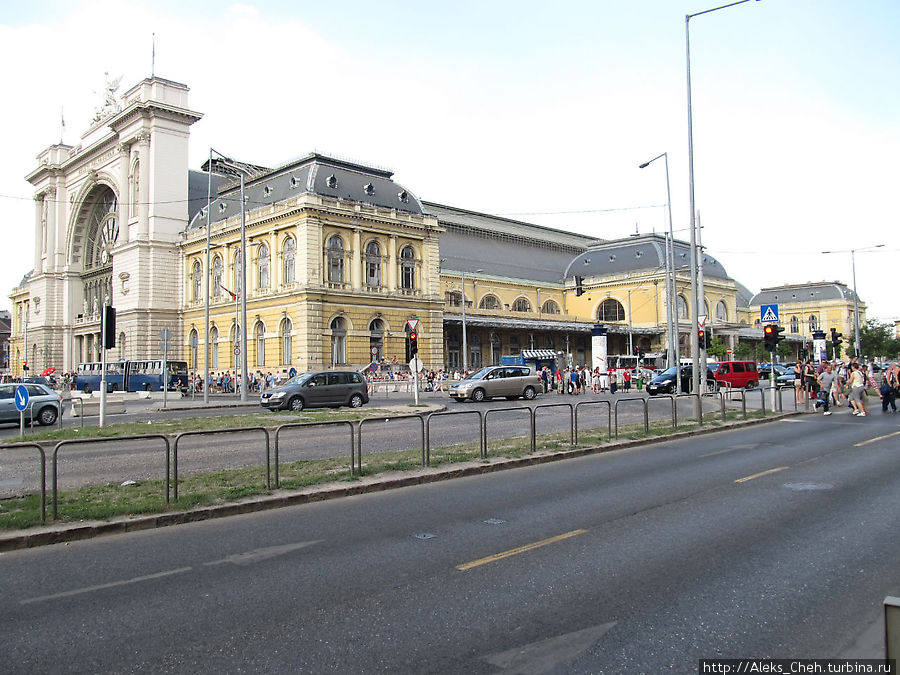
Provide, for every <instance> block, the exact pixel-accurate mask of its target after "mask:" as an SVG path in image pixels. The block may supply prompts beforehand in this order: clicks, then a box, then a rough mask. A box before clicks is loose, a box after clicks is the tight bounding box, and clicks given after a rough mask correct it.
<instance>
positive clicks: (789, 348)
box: [775, 340, 796, 359]
mask: <svg viewBox="0 0 900 675" xmlns="http://www.w3.org/2000/svg"><path fill="white" fill-rule="evenodd" d="M775 353H776V354H778V356H780V357H781V358H782V359H792V358H794V356H795V355H796V354H795V352H794V347H793V345H792V344H791V343H790V342H788V341H787V340H782V341H781V342H779V343H778V349H777V350H776V352H775Z"/></svg>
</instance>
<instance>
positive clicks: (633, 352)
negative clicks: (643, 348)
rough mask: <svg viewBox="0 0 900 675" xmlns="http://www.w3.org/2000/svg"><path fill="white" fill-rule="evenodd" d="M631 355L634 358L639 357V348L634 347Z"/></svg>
mask: <svg viewBox="0 0 900 675" xmlns="http://www.w3.org/2000/svg"><path fill="white" fill-rule="evenodd" d="M631 354H632V355H633V356H637V355H638V354H639V350H638V348H637V347H632V348H631Z"/></svg>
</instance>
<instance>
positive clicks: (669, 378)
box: [647, 366, 716, 396]
mask: <svg viewBox="0 0 900 675" xmlns="http://www.w3.org/2000/svg"><path fill="white" fill-rule="evenodd" d="M675 368H676V366H672V367H671V368H667V369H666V370H664V371H662V372H661V373H660V374H659V375H657V376H656V377H654V378H653V379H652V380H650V382H649V384H648V385H647V393H648V394H650V395H651V396H655V395H656V394H674V393H675V383H676V380H677V378H676V374H677V371H676V369H675ZM693 372H694V369H693V367H692V366H681V393H683V394H687V393H689V392H690V390H691V376H692V374H693ZM706 389H707V391H715V390H716V375H715V373H714V372H713V371H712V370H711V369H709V368H707V369H706Z"/></svg>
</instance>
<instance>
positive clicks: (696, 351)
mask: <svg viewBox="0 0 900 675" xmlns="http://www.w3.org/2000/svg"><path fill="white" fill-rule="evenodd" d="M749 1H750V0H738V2H732V3H730V4H727V5H722V6H721V7H713V8H712V9H707V10H704V11H702V12H697V13H695V14H686V15H685V17H684V47H685V56H686V59H687V123H688V192H689V197H690V199H689V201H690V209H691V229H690V232H691V256H690V263H691V305H692V310H693V311H692V315H693V317H692V319H691V363H692V369H691V370H692V373H691V385H692V387H693V388H692V391H693V392H694V393H699V392H700V340H699V337H698V335H697V331H698V330H699V329H700V326H699V323H698V315H699V313H700V304H699V298H698V297H697V290H698V289H697V234H696V227H697V219H696V203H695V201H694V131H693V118H692V116H691V19H692V18H694V17H695V16H700V15H702V14H709V13H710V12H716V11H718V10H720V9H727V8H728V7H734V6H735V5H743V4H744V3H745V2H749ZM694 414H695V415H696V416H697V417H698V419H699V417H700V400H699V398H698V399H696V400H695V401H694Z"/></svg>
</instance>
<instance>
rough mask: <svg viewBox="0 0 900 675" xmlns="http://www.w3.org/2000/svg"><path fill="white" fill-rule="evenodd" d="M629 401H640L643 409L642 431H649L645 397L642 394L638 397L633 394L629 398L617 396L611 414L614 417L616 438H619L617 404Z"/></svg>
mask: <svg viewBox="0 0 900 675" xmlns="http://www.w3.org/2000/svg"><path fill="white" fill-rule="evenodd" d="M629 401H640V402H641V405H642V406H643V410H644V433H645V434H646V433H649V432H650V418H649V416H648V413H647V399H646V398H644V397H643V396H641V397H639V398H638V397H634V396H632V397H630V398H618V399H616V405H615V406H614V409H613V416H614V419H615V424H614V426H615V430H616V438H619V404H620V403H627V402H629Z"/></svg>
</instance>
